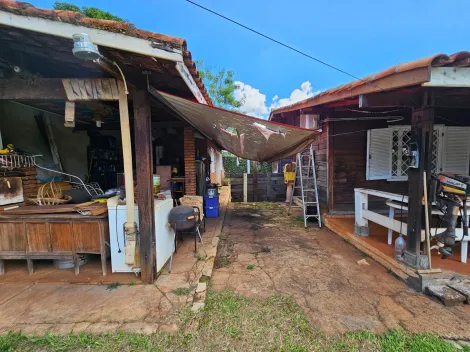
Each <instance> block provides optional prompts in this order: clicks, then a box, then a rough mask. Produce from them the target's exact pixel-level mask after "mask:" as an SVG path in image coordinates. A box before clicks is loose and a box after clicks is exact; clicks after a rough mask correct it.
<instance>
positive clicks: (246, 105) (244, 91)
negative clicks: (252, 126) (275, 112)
mask: <svg viewBox="0 0 470 352" xmlns="http://www.w3.org/2000/svg"><path fill="white" fill-rule="evenodd" d="M235 83H236V84H237V85H238V89H237V90H235V92H234V96H235V99H237V100H240V101H242V106H241V107H240V111H241V112H243V113H244V114H247V115H250V116H254V117H258V118H260V119H267V118H268V114H269V113H270V111H271V110H272V109H277V108H280V107H283V106H286V105H291V104H294V103H296V102H298V101H301V100H304V99H307V98H310V97H313V96H314V95H317V94H318V93H320V91H315V92H313V90H312V84H311V83H310V82H309V81H305V82H303V83H302V84H301V85H300V89H299V88H296V89H294V90H293V91H292V93H291V94H290V96H289V97H288V98H279V96H278V95H277V94H276V95H275V96H274V97H272V99H271V101H272V102H271V105H270V106H269V107H268V106H267V105H266V94H262V93H261V92H260V91H259V89H256V88H253V87H252V86H250V85H248V84H245V83H243V82H235Z"/></svg>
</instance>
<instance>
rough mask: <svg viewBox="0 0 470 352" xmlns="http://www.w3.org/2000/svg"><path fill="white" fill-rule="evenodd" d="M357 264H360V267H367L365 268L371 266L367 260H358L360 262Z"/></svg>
mask: <svg viewBox="0 0 470 352" xmlns="http://www.w3.org/2000/svg"><path fill="white" fill-rule="evenodd" d="M357 264H359V265H365V266H369V265H370V264H369V263H367V260H365V259H361V260H358V261H357Z"/></svg>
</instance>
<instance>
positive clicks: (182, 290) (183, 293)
mask: <svg viewBox="0 0 470 352" xmlns="http://www.w3.org/2000/svg"><path fill="white" fill-rule="evenodd" d="M195 288H196V286H189V287H179V288H176V289H174V290H173V291H171V292H172V293H173V294H175V295H177V296H186V295H189V293H190V292H191V291H192V290H194V289H195Z"/></svg>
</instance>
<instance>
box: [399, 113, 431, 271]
mask: <svg viewBox="0 0 470 352" xmlns="http://www.w3.org/2000/svg"><path fill="white" fill-rule="evenodd" d="M433 129H434V107H431V106H429V107H423V108H420V109H416V110H413V113H412V117H411V143H413V142H415V143H417V145H418V151H419V167H418V168H410V169H408V231H407V237H406V251H405V264H406V265H408V266H410V267H412V268H416V269H427V268H428V257H427V256H426V255H421V230H422V218H423V214H424V213H423V205H422V198H423V189H424V182H428V181H429V178H430V175H431V172H430V171H431V156H432V139H433ZM423 171H426V174H427V178H428V179H427V180H423ZM429 209H431V206H430V207H429Z"/></svg>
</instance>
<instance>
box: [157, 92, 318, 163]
mask: <svg viewBox="0 0 470 352" xmlns="http://www.w3.org/2000/svg"><path fill="white" fill-rule="evenodd" d="M149 92H150V93H151V94H152V95H153V96H154V97H156V98H157V99H158V100H160V101H161V102H162V103H163V104H165V105H166V106H167V107H168V108H170V109H171V110H172V111H173V112H174V113H176V114H177V116H178V117H180V118H182V119H184V120H185V121H187V122H188V123H189V124H190V125H192V126H193V127H194V128H196V129H197V130H198V131H199V132H200V133H202V134H203V135H204V136H205V137H207V138H209V139H210V140H212V141H213V142H215V143H216V144H217V145H219V146H220V147H221V149H224V150H227V151H229V152H231V153H233V154H235V155H236V156H238V157H241V158H243V159H247V160H255V161H277V160H280V159H283V158H285V157H289V156H291V155H294V154H296V153H298V152H300V151H302V150H303V149H305V148H306V147H307V146H308V145H309V144H311V143H312V142H313V140H314V139H315V138H316V136H317V135H318V133H319V131H317V130H307V129H304V128H299V127H294V126H287V125H284V124H280V123H275V122H268V121H266V120H261V119H257V118H255V117H252V116H248V115H243V114H239V113H236V112H233V111H229V110H224V109H219V108H216V107H213V106H209V105H204V104H200V103H196V102H193V101H190V100H187V99H183V98H179V97H176V96H174V95H170V94H167V93H163V92H160V91H157V90H155V89H154V88H152V87H150V88H149Z"/></svg>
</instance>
